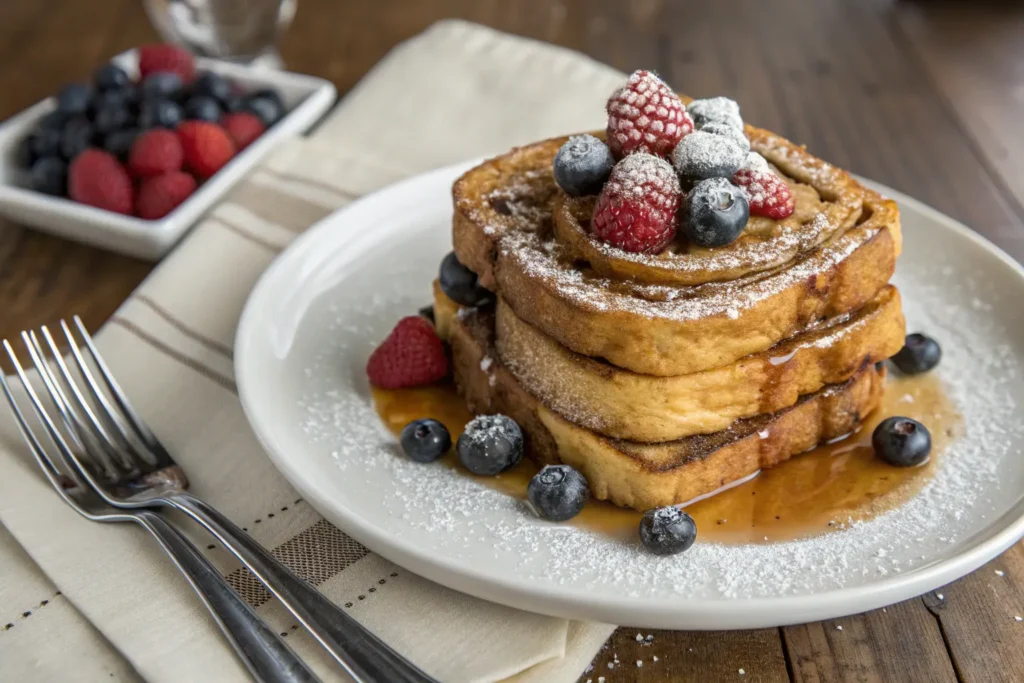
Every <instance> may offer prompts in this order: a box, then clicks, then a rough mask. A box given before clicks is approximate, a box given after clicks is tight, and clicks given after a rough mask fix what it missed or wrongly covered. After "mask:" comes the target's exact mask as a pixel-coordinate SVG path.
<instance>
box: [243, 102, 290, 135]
mask: <svg viewBox="0 0 1024 683" xmlns="http://www.w3.org/2000/svg"><path fill="white" fill-rule="evenodd" d="M245 110H246V111H248V112H250V113H252V114H255V115H256V118H258V119H259V120H260V121H262V122H263V125H264V126H267V127H268V128H269V127H270V126H272V125H274V124H275V123H277V121H278V119H280V118H281V117H282V116H284V105H282V104H281V98H279V97H270V96H268V95H266V94H260V93H257V94H254V95H250V96H249V97H247V98H246V99H245Z"/></svg>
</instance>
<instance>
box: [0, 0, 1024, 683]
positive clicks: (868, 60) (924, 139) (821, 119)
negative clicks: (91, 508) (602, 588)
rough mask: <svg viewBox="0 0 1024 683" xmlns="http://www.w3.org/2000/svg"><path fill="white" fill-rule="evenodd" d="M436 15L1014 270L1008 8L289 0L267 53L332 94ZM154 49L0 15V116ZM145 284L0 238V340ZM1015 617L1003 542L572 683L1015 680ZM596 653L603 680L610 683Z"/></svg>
mask: <svg viewBox="0 0 1024 683" xmlns="http://www.w3.org/2000/svg"><path fill="white" fill-rule="evenodd" d="M444 17H460V18H464V19H469V20H473V21H477V22H480V23H484V24H487V25H490V26H493V27H495V28H498V29H500V30H505V31H510V32H513V33H518V34H521V35H525V36H528V37H533V38H537V39H540V40H547V41H550V42H554V43H557V44H561V45H565V46H567V47H571V48H573V49H577V50H581V51H583V52H585V53H587V54H589V55H592V56H593V57H595V58H597V59H599V60H601V61H604V62H607V63H609V64H611V65H613V66H615V67H617V68H620V69H622V70H625V71H629V70H632V69H635V68H641V67H644V68H655V69H657V70H658V71H659V72H660V73H662V74H663V75H664V76H665V77H666V79H667V80H669V81H670V82H671V83H672V84H673V85H675V86H677V87H679V88H680V89H681V90H684V91H686V92H687V93H690V94H693V95H696V96H703V95H711V94H726V95H730V96H734V97H736V98H737V99H739V100H740V101H741V103H742V105H743V108H744V113H745V116H746V118H748V119H749V120H751V121H755V122H757V123H759V124H760V125H763V126H765V127H768V128H772V129H774V130H778V131H779V132H781V133H783V134H784V135H786V136H788V137H791V138H792V139H794V140H797V141H800V142H803V143H806V144H807V145H808V146H809V148H810V149H811V150H812V151H813V152H815V153H816V154H819V155H821V156H823V157H825V158H828V159H830V160H831V161H833V162H835V163H837V164H839V165H842V166H845V167H848V168H850V169H852V170H854V171H856V172H859V173H862V174H864V175H866V176H869V177H872V178H875V179H877V180H880V181H882V182H885V183H887V184H890V185H892V186H893V187H896V188H898V189H901V190H904V191H906V192H908V193H909V194H912V195H914V196H916V197H918V198H920V199H922V200H924V201H926V202H928V203H930V204H932V205H934V206H936V207H937V208H939V209H940V210H942V211H944V212H946V213H949V214H950V215H953V216H955V217H957V218H959V219H961V220H963V221H964V222H966V223H967V224H968V225H970V226H971V227H972V228H974V229H975V230H977V231H979V232H980V233H982V234H984V235H986V236H987V237H989V238H990V239H993V240H994V241H995V242H996V243H998V244H1000V245H1001V246H1003V247H1004V248H1006V249H1007V250H1008V251H1010V253H1011V254H1013V255H1015V256H1016V257H1017V258H1024V223H1022V221H1021V216H1022V215H1024V211H1022V209H1021V207H1022V205H1024V181H1022V180H1021V178H1022V177H1024V175H1022V174H1021V170H1022V168H1021V162H1020V161H1019V159H1021V158H1024V156H1021V152H1024V148H1022V147H1021V145H1022V144H1024V143H1022V142H1021V140H1024V137H1022V136H1021V135H1020V134H1019V132H1018V129H1019V122H1020V119H1021V117H1020V113H1021V109H1022V106H1021V102H1022V100H1024V97H1022V96H1021V93H1020V91H1021V89H1022V86H1021V73H1022V71H1021V64H1024V47H1022V45H1021V42H1022V41H1020V39H1019V36H1020V27H1021V26H1022V22H1024V11H1021V8H1020V7H1019V6H1016V5H1013V4H1011V3H954V2H917V3H899V2H890V1H887V0H863V1H862V2H856V3H852V2H841V1H840V0H823V1H821V2H815V3H807V2H803V1H801V0H772V1H771V2H759V1H757V0H734V1H733V2H730V3H721V2H714V1H713V0H700V1H693V2H671V1H661V0H635V1H633V2H629V3H617V2H613V1H611V0H605V1H602V2H588V1H587V0H566V1H564V2H553V3H535V2H527V1H525V0H524V1H520V2H500V1H498V0H444V1H439V2H435V3H421V2H415V0H376V1H375V2H373V3H341V2H334V1H332V0H301V2H300V3H299V11H298V14H297V16H296V20H295V23H294V25H293V27H292V29H291V30H290V31H289V33H288V34H287V35H286V37H285V39H284V41H283V43H282V46H281V50H282V54H283V56H284V58H285V61H286V63H287V64H288V66H289V67H290V68H292V69H294V70H297V71H303V72H307V73H312V74H316V75H319V76H323V77H326V78H328V79H329V80H331V81H333V82H334V83H335V84H336V85H337V86H338V88H339V91H340V92H345V91H346V90H348V89H349V88H351V87H352V86H353V85H354V84H355V83H356V82H357V81H358V80H359V78H361V77H362V76H363V75H364V74H365V73H366V72H367V71H368V70H369V69H370V68H371V67H372V66H373V64H375V63H376V62H377V61H378V60H379V59H380V58H381V57H382V56H383V55H384V54H385V53H386V52H387V50H388V49H390V47H391V46H393V45H394V44H395V43H397V42H399V41H401V40H403V39H405V38H408V37H411V36H413V35H415V34H416V33H418V32H419V31H421V30H423V29H424V28H426V27H427V26H429V25H430V24H431V23H433V22H434V21H435V20H437V19H440V18H444ZM153 39H155V34H154V32H153V30H152V28H151V27H150V26H149V23H148V20H147V19H146V17H145V13H144V12H143V10H142V5H141V3H140V2H138V0H108V1H106V2H102V3H95V2H89V1H88V0H57V1H55V2H49V3H45V2H34V1H33V0H7V1H6V2H2V3H0V118H5V117H7V116H9V115H11V114H13V113H15V112H17V111H18V110H20V109H22V108H23V107H25V106H27V105H29V104H31V103H33V102H35V101H36V100H38V99H40V98H42V97H44V96H46V95H48V94H50V93H52V92H53V91H54V90H56V89H57V88H58V87H59V86H60V85H61V84H62V83H64V82H67V81H71V80H75V79H81V78H86V77H87V76H88V75H89V73H90V72H91V71H92V69H93V67H94V66H95V65H96V64H97V63H99V62H100V61H102V60H103V59H106V58H108V57H110V56H112V55H113V54H116V53H117V52H120V51H122V50H124V49H127V48H129V47H132V46H133V45H136V44H139V43H143V42H147V41H150V40H153ZM150 267H151V265H150V264H147V263H143V262H140V261H136V260H134V259H128V258H125V257H120V256H116V255H113V254H110V253H108V252H103V251H100V250H96V249H92V248H90V247H86V246H82V245H77V244H73V243H70V242H67V241H65V240H61V239H58V238H53V237H49V236H45V235H42V234H39V233H35V232H32V231H28V230H25V229H22V228H20V227H18V226H13V225H10V224H3V223H0V307H2V310H3V312H4V314H3V315H2V316H0V336H10V335H11V334H13V333H15V332H16V331H18V330H20V329H24V328H26V327H31V326H37V325H39V324H42V323H47V322H52V321H54V320H55V319H57V318H59V317H63V316H67V315H70V314H71V313H76V312H77V313H79V314H82V315H83V317H84V318H85V321H86V324H87V325H88V326H89V328H90V329H96V328H97V327H98V326H99V325H100V324H102V322H103V321H104V320H106V319H107V318H108V317H109V315H110V314H111V313H112V312H113V310H114V309H115V308H116V307H117V306H118V305H119V304H120V302H121V301H122V300H123V299H124V298H125V297H126V296H127V295H128V293H129V292H130V291H131V290H132V289H134V287H135V286H136V285H137V284H138V283H139V282H140V281H141V279H142V278H143V277H145V275H146V274H147V273H148V271H149V269H150ZM996 570H998V571H1002V572H1003V575H1002V576H998V575H997V574H996ZM939 593H941V594H942V595H943V597H942V599H939V598H938V594H939ZM1022 614H1024V546H1021V545H1017V546H1016V547H1014V548H1012V549H1011V550H1010V551H1009V552H1007V553H1006V554H1005V555H1003V556H1002V557H1001V558H999V559H997V560H996V561H994V562H993V563H990V564H989V565H987V566H986V567H984V568H982V569H980V570H978V571H977V572H975V573H974V574H972V575H970V576H968V577H965V578H964V579H962V580H960V581H958V582H956V583H954V584H952V585H951V586H948V587H946V588H944V589H942V590H941V591H937V592H936V593H934V594H930V595H929V596H925V597H924V598H923V599H916V600H911V601H908V602H905V603H902V604H900V605H896V606H893V607H890V608H887V609H886V610H885V611H881V610H877V611H875V612H872V613H868V614H863V615H857V616H854V617H849V618H846V619H842V620H838V621H835V622H822V623H819V624H809V625H804V626H798V627H788V628H785V629H781V630H780V629H765V630H759V631H748V632H727V633H717V632H716V633H683V632H667V631H652V632H651V634H652V635H654V639H653V640H652V641H651V644H649V645H648V644H646V640H645V641H644V644H640V643H637V642H636V639H635V638H636V634H637V633H638V631H637V630H636V629H628V628H623V629H619V630H618V631H617V632H616V633H615V635H614V636H613V638H612V640H611V641H609V645H608V648H607V649H606V650H604V651H602V653H601V654H600V655H599V657H598V659H597V660H596V661H595V664H594V669H593V670H592V671H591V672H589V673H587V674H584V676H583V677H582V678H581V679H580V681H581V683H582V682H583V681H586V680H588V679H591V680H592V682H593V683H597V681H598V679H599V676H605V678H606V682H607V683H620V682H628V681H643V682H657V683H666V682H669V681H672V682H675V681H718V680H748V681H755V680H760V681H785V680H790V679H791V678H792V680H797V681H854V680H856V681H861V680H866V681H871V680H882V681H903V680H912V681H918V680H935V681H947V680H954V678H955V677H958V678H959V679H960V680H963V681H1003V680H1005V681H1012V680H1024V655H1022V654H1021V648H1020V643H1021V642H1024V624H1022V623H1020V622H1016V621H1015V620H1014V617H1015V616H1017V615H1022ZM836 625H842V626H843V630H842V631H839V630H837V629H836V628H835V626H836ZM642 634H643V635H644V636H645V637H646V635H647V632H646V631H644V632H642ZM615 655H618V659H619V663H618V664H617V665H615V666H614V667H613V668H612V669H608V667H607V665H608V663H609V661H610V662H612V663H613V664H614V657H615ZM655 656H656V657H658V661H657V662H655V661H654V659H653V658H654V657H655ZM637 660H640V661H642V662H643V665H642V666H641V667H637V666H636V662H637ZM741 668H742V669H743V670H744V674H743V675H742V676H740V674H739V669H741Z"/></svg>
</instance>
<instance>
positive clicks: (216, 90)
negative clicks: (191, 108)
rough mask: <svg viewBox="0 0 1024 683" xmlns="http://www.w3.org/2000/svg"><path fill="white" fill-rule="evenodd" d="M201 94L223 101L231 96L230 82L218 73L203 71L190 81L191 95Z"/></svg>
mask: <svg viewBox="0 0 1024 683" xmlns="http://www.w3.org/2000/svg"><path fill="white" fill-rule="evenodd" d="M196 95H203V96H205V97H212V98H213V99H215V100H217V101H219V102H224V101H225V100H227V99H228V98H229V97H231V82H230V81H228V79H226V78H224V77H223V76H221V75H220V74H218V73H214V72H212V71H204V72H203V73H201V74H199V76H198V77H197V78H196V80H195V81H194V82H193V83H192V96H193V97H195V96H196Z"/></svg>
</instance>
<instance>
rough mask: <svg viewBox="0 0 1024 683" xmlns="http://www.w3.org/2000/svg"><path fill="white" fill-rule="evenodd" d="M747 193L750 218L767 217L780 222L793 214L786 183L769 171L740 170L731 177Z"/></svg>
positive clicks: (791, 200) (791, 197)
mask: <svg viewBox="0 0 1024 683" xmlns="http://www.w3.org/2000/svg"><path fill="white" fill-rule="evenodd" d="M732 182H733V184H734V185H739V186H740V187H742V188H743V191H744V192H746V193H747V200H748V201H749V202H750V215H751V216H767V217H768V218H774V219H775V220H781V219H783V218H786V217H787V216H790V215H792V213H793V195H792V194H791V193H790V191H789V186H788V185H786V181H785V180H783V179H782V178H780V177H779V176H777V175H775V174H774V173H773V172H771V171H759V170H753V169H751V168H749V167H748V168H741V169H740V170H738V171H736V174H735V175H734V176H733V177H732Z"/></svg>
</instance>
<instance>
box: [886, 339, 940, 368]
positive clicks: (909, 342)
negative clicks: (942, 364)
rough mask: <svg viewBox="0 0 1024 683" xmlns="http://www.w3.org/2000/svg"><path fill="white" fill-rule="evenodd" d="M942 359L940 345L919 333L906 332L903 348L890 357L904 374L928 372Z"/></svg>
mask: <svg viewBox="0 0 1024 683" xmlns="http://www.w3.org/2000/svg"><path fill="white" fill-rule="evenodd" d="M940 360H942V347H941V346H939V342H937V341H935V340H934V339H932V338H931V337H929V336H927V335H924V334H920V333H916V332H915V333H914V334H908V335H907V339H906V341H905V342H904V343H903V348H902V349H900V350H899V352H898V353H897V354H896V355H895V356H893V357H892V362H893V363H894V364H895V365H896V367H897V368H899V369H900V372H902V373H903V374H905V375H917V374H920V373H922V372H928V371H929V370H931V369H932V368H934V367H935V366H936V365H938V364H939V361H940Z"/></svg>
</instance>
